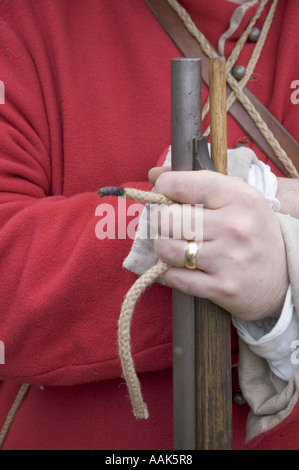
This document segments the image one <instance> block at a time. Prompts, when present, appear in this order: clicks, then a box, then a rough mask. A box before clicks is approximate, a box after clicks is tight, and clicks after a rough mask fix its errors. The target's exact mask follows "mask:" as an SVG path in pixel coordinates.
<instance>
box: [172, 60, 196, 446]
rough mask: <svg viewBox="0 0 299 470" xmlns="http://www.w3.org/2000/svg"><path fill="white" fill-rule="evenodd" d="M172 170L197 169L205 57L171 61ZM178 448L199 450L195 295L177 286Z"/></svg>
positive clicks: (175, 394)
mask: <svg viewBox="0 0 299 470" xmlns="http://www.w3.org/2000/svg"><path fill="white" fill-rule="evenodd" d="M171 103H172V110H171V123H172V124H171V134H172V138H171V140H172V169H173V170H175V171H181V170H193V169H194V151H193V138H194V137H200V135H201V60H200V59H188V58H182V59H172V61H171ZM172 304H173V307H172V308H173V389H174V392H173V397H174V399H173V412H174V423H173V426H174V448H175V449H181V450H187V449H188V450H192V449H196V347H195V332H196V324H195V301H194V297H192V296H190V295H187V294H184V293H182V292H180V291H178V290H176V289H173V299H172Z"/></svg>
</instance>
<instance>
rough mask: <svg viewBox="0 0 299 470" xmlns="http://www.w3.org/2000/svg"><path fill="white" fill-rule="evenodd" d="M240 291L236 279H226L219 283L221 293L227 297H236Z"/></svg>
mask: <svg viewBox="0 0 299 470" xmlns="http://www.w3.org/2000/svg"><path fill="white" fill-rule="evenodd" d="M238 292H239V285H238V282H236V280H233V279H224V280H222V281H221V283H219V294H220V295H221V296H222V297H225V298H230V299H232V298H235V297H236V296H237V295H238Z"/></svg>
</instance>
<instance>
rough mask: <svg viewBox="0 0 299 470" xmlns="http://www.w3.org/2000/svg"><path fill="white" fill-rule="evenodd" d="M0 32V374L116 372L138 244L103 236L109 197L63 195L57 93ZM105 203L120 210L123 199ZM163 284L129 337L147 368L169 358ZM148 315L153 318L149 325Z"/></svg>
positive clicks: (100, 375) (49, 378)
mask: <svg viewBox="0 0 299 470" xmlns="http://www.w3.org/2000/svg"><path fill="white" fill-rule="evenodd" d="M8 9H9V8H8ZM1 28H2V29H1V30H0V35H1V44H0V71H1V80H3V82H4V84H5V104H3V105H1V106H0V135H1V146H0V279H1V282H0V340H1V341H2V342H3V344H4V345H5V364H4V365H2V364H1V365H0V379H2V380H14V381H18V382H21V381H22V382H27V383H37V384H45V385H70V384H75V383H83V382H88V381H95V380H101V379H106V378H111V377H116V376H119V375H120V374H121V370H120V363H119V359H118V348H117V320H118V316H119V312H120V308H121V303H122V299H123V297H124V295H125V293H126V292H127V290H128V289H129V287H130V286H131V285H132V283H133V282H134V280H135V279H136V277H135V276H134V275H133V274H132V273H128V272H126V271H124V270H123V269H122V268H121V266H122V261H123V259H124V258H125V256H126V255H127V253H128V252H129V250H130V247H131V244H132V240H130V239H128V238H126V239H121V240H118V239H117V237H116V238H115V239H104V240H99V239H98V238H97V237H96V235H95V228H96V224H97V221H98V218H97V217H96V215H95V213H96V208H97V206H98V205H99V204H100V203H101V202H102V201H101V200H100V198H99V196H98V194H97V193H96V192H81V193H80V194H75V195H73V196H70V197H65V196H64V194H63V176H62V177H61V178H60V179H59V178H58V177H57V174H59V172H60V173H61V175H63V162H59V160H58V158H56V154H55V150H57V149H59V148H60V146H61V145H62V144H61V142H60V139H61V133H62V131H61V126H62V121H59V119H57V118H55V119H53V118H52V115H53V114H57V113H54V110H53V108H54V104H53V103H55V102H56V101H57V100H58V101H59V99H60V97H59V96H57V94H58V91H57V89H56V90H55V89H54V85H53V89H47V90H44V89H43V74H44V73H45V72H44V71H43V70H42V69H40V70H37V67H36V64H35V62H34V60H33V57H32V56H31V54H30V52H28V48H29V45H28V44H26V42H23V41H22V38H19V37H18V35H17V34H16V33H15V31H14V28H11V27H10V26H9V25H8V24H5V18H4V19H2V26H1ZM37 53H42V52H37ZM47 84H49V80H48V81H47ZM47 86H49V85H47ZM45 97H46V98H45ZM60 150H61V149H60ZM132 185H134V186H137V187H140V186H141V187H143V189H146V188H147V189H149V187H150V185H149V183H138V184H137V183H136V184H134V183H132ZM105 203H110V204H111V205H112V206H113V207H114V209H115V211H116V209H117V205H118V203H117V200H115V199H113V198H107V199H106V200H105ZM116 213H117V211H116ZM116 230H117V220H116ZM163 289H165V288H163V287H162V286H158V285H157V286H154V287H153V290H152V292H151V293H150V294H147V295H145V296H144V299H143V302H142V308H141V307H138V308H137V309H136V321H135V325H136V326H135V327H134V328H133V332H132V333H133V336H134V338H135V339H134V351H135V358H136V365H137V368H138V369H139V370H140V371H142V370H153V369H159V368H163V367H166V366H168V365H169V364H170V361H171V357H170V354H169V353H170V348H169V343H170V338H169V332H170V327H169V321H170V320H168V319H166V318H165V316H164V317H163V315H161V311H163V308H164V307H165V302H164V305H163V301H162V302H161V308H159V309H156V311H154V312H152V303H153V298H155V297H157V296H160V295H161V292H162V290H163ZM163 295H164V294H163ZM163 295H162V297H163ZM153 296H154V297H153ZM167 299H168V297H167ZM147 312H151V322H150V323H149V320H147V322H148V323H147V328H144V318H146V313H147ZM144 315H145V317H144ZM152 325H154V326H152Z"/></svg>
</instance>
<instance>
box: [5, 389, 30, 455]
mask: <svg viewBox="0 0 299 470" xmlns="http://www.w3.org/2000/svg"><path fill="white" fill-rule="evenodd" d="M29 388H30V385H28V384H23V385H22V386H21V387H20V389H19V391H18V393H17V396H16V398H15V401H14V402H13V405H12V407H11V409H10V410H9V412H8V415H7V417H6V420H5V423H4V425H3V427H2V429H1V432H0V449H2V447H3V444H4V441H5V439H6V436H7V434H8V431H9V430H10V427H11V424H12V422H13V420H14V418H15V415H16V413H17V411H18V409H19V407H20V406H21V404H22V403H23V400H24V398H25V396H26V395H27V392H28V390H29Z"/></svg>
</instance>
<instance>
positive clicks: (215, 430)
mask: <svg viewBox="0 0 299 470" xmlns="http://www.w3.org/2000/svg"><path fill="white" fill-rule="evenodd" d="M211 66H212V67H211V69H212V70H215V68H216V69H217V68H220V67H219V66H218V64H214V63H212V64H211ZM221 70H222V72H221V73H220V71H219V72H217V73H214V74H211V78H212V83H210V87H211V92H212V91H213V93H212V95H211V99H212V101H213V103H214V104H215V106H216V107H215V106H213V112H214V114H215V115H216V116H212V114H211V120H212V122H211V124H212V123H213V124H214V121H215V120H214V117H217V119H218V114H219V113H220V114H221V117H220V120H221V121H222V122H223V123H224V124H225V123H226V94H225V65H223V64H221ZM223 70H224V72H223ZM221 74H222V78H221ZM223 85H224V86H223ZM171 89H172V91H171V98H172V112H171V121H172V169H173V170H175V171H181V170H194V169H195V163H198V159H199V160H200V155H198V154H196V152H195V145H196V147H197V149H198V147H199V146H198V143H199V142H201V143H202V142H203V140H202V138H201V112H202V111H201V61H200V59H193V58H192V59H191V58H180V59H173V60H172V61H171ZM222 89H224V92H222V91H221V90H222ZM218 102H219V103H224V104H223V105H222V108H223V110H222V112H221V109H220V108H219V106H218ZM211 104H212V103H211ZM211 113H212V106H211ZM212 118H213V119H212ZM213 128H216V132H213V136H214V144H216V143H217V144H219V146H216V148H219V149H220V148H221V147H223V142H222V140H223V141H224V142H226V139H225V138H224V133H225V132H226V130H224V131H223V128H224V129H225V126H222V125H221V123H218V121H217V120H216V123H215V125H213ZM211 135H212V133H211ZM205 153H206V152H205ZM216 153H217V154H218V153H219V151H217V152H216ZM222 153H223V154H224V155H225V153H226V150H225V151H223V152H222ZM212 158H213V164H214V167H213V165H212V164H211V165H212V168H209V169H215V168H216V169H217V171H221V172H222V166H223V164H224V168H225V169H226V165H225V162H224V163H223V164H220V162H219V161H218V156H217V155H216V156H215V157H214V156H213V152H212ZM206 160H207V158H206V156H205V161H206ZM205 166H206V165H203V167H205ZM209 166H210V165H209ZM230 348H231V344H230V316H229V314H228V313H227V312H225V311H224V310H223V309H221V308H220V307H218V306H217V305H215V304H213V303H212V302H210V301H208V300H206V299H199V298H195V297H192V296H189V295H186V294H184V293H182V292H179V291H177V290H175V289H174V290H173V397H174V398H173V412H174V423H173V425H174V448H175V449H180V450H194V449H203V450H209V449H211V450H212V449H213V450H228V449H231V442H232V434H231V433H232V423H231V420H232V413H231V362H230V361H231V351H230Z"/></svg>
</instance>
